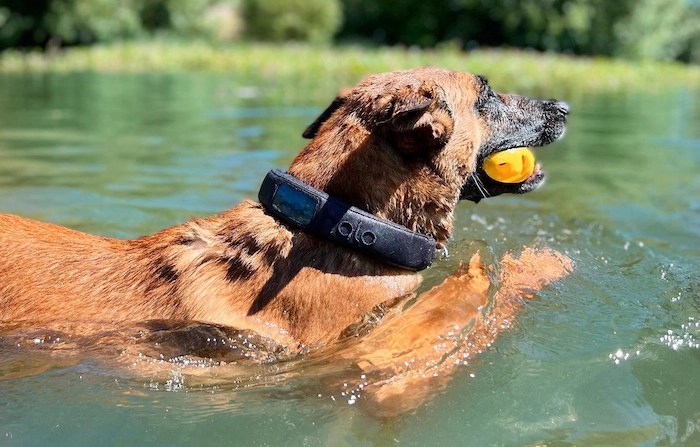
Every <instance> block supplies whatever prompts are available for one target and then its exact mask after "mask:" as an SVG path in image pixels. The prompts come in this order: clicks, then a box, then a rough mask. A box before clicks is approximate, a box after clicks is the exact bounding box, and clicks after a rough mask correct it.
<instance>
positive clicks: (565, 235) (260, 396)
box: [0, 74, 700, 447]
mask: <svg viewBox="0 0 700 447" xmlns="http://www.w3.org/2000/svg"><path fill="white" fill-rule="evenodd" d="M495 87H496V88H499V87H500V88H503V87H504V86H495ZM266 88H267V87H266V86H265V85H262V84H258V81H257V80H250V79H248V80H240V79H238V80H237V79H235V78H232V77H226V76H222V75H206V74H173V75H162V74H160V75H159V74H144V75H124V74H73V75H0V105H1V107H0V212H5V213H14V214H20V215H23V216H26V217H31V218H35V219H39V220H44V221H50V222H54V223H58V224H62V225H66V226H69V227H71V228H75V229H78V230H82V231H87V232H91V233H97V234H102V235H106V236H113V237H119V238H128V237H136V236H139V235H142V234H146V233H151V232H154V231H156V230H158V229H161V228H164V227H166V226H170V225H173V224H176V223H180V222H183V221H185V220H186V219H188V218H190V217H192V216H205V215H210V214H214V213H217V212H219V211H221V210H224V209H227V208H230V207H232V206H233V205H235V204H237V203H238V202H239V201H240V200H241V199H243V198H246V197H255V196H256V194H257V189H258V187H259V184H260V181H261V180H262V178H263V176H264V175H265V173H266V172H267V171H268V170H269V169H271V168H273V167H286V166H288V165H289V163H290V161H291V160H292V158H293V156H294V155H295V154H296V152H297V151H298V150H299V149H300V148H301V147H302V146H303V144H304V140H303V139H302V138H301V132H302V131H303V129H304V128H305V127H306V125H308V124H309V123H310V122H311V121H312V120H313V119H314V118H315V116H316V115H317V114H318V113H319V112H320V110H322V108H323V107H325V105H326V103H327V102H328V101H330V99H331V98H332V93H333V92H332V91H331V90H329V89H328V88H327V87H324V88H323V89H321V90H322V91H321V92H313V93H312V92H309V94H305V93H304V92H293V91H292V93H290V94H289V95H288V96H285V97H282V98H270V97H268V96H267V95H266V94H265V92H266ZM295 88H296V87H295V86H290V90H294V89H295ZM561 99H569V100H570V102H571V103H572V109H573V113H572V115H571V120H570V126H569V130H568V133H567V136H566V138H565V139H564V140H562V141H560V142H558V143H556V144H555V145H553V146H551V147H548V148H543V149H539V150H538V151H537V155H538V160H539V161H540V162H541V163H542V164H543V167H544V169H545V170H546V171H547V173H548V180H547V183H546V185H545V186H544V187H543V188H541V189H539V190H538V191H536V192H534V193H531V194H528V195H525V196H502V197H499V198H496V199H492V200H487V201H483V202H482V203H480V204H478V205H474V204H472V203H463V204H461V205H460V207H459V210H458V213H457V231H456V233H455V235H454V240H453V241H452V243H451V245H450V257H449V258H448V259H446V260H439V261H437V262H436V263H435V265H434V266H433V267H432V268H431V269H429V270H428V271H427V272H426V273H425V276H426V278H427V282H429V283H431V282H437V281H439V280H441V279H442V278H444V276H445V275H446V274H447V273H448V272H450V271H451V270H453V269H454V268H455V266H456V265H457V263H458V262H459V260H460V259H461V258H462V257H463V256H466V253H467V251H468V250H469V248H468V245H469V242H470V241H472V240H477V241H483V243H484V244H487V245H488V247H489V249H490V250H491V251H492V252H493V253H494V255H495V256H498V255H501V254H503V253H504V252H505V251H507V250H511V249H516V250H517V249H518V248H519V247H520V246H522V245H525V244H533V243H534V244H538V245H540V246H542V245H545V246H549V247H552V248H554V249H557V250H560V251H562V252H565V253H567V254H568V255H569V256H570V257H571V258H572V259H573V260H574V261H575V263H576V271H575V272H574V273H573V274H572V275H571V276H569V277H568V278H566V279H565V280H563V281H561V282H560V283H558V284H556V285H554V286H551V287H549V288H547V289H546V290H544V291H542V292H541V293H539V294H538V297H537V298H536V299H534V300H531V301H530V302H528V303H527V304H526V306H525V308H524V310H523V312H522V313H521V314H520V316H519V319H518V320H517V322H516V325H515V327H514V328H513V329H512V330H510V331H508V332H507V333H505V334H504V335H502V336H501V337H500V338H499V339H498V341H497V342H496V344H495V345H494V346H493V347H492V348H491V349H490V350H489V351H487V352H485V353H483V354H482V355H480V357H479V360H478V362H476V363H475V364H473V365H471V366H468V367H465V368H464V370H463V371H459V372H458V373H457V375H456V377H455V378H454V379H453V380H452V381H451V382H450V383H449V384H448V386H447V388H446V389H444V390H435V392H434V396H435V397H434V399H433V400H432V401H431V402H430V403H429V404H427V405H425V406H423V407H420V408H418V409H417V410H416V411H415V412H414V413H412V414H407V415H404V416H401V417H398V418H396V419H393V420H389V421H378V420H375V419H373V418H371V417H370V416H368V415H366V414H365V412H364V411H363V410H362V409H361V408H360V406H358V405H353V403H354V401H353V400H349V399H348V398H347V396H343V394H342V392H341V390H337V392H334V391H333V390H331V391H329V392H325V391H324V392H319V391H318V390H317V389H316V388H315V387H314V386H313V385H312V384H310V383H308V381H307V382H305V381H303V380H301V379H300V377H301V378H303V376H304V374H305V371H304V368H305V365H304V363H303V361H301V362H297V363H296V364H294V366H293V368H294V369H295V371H296V373H297V374H296V375H292V376H293V377H295V378H293V379H289V380H285V379H284V377H281V376H279V375H278V376H275V374H276V373H275V372H274V371H272V370H271V369H270V367H267V369H265V368H262V367H260V368H258V369H255V368H253V369H250V368H249V369H248V370H246V372H245V374H248V375H250V376H251V377H254V378H257V379H249V380H247V381H245V383H246V385H245V386H242V385H241V382H240V381H239V382H236V381H232V382H231V383H221V382H219V383H217V384H207V383H206V382H198V381H197V380H196V379H193V378H190V377H184V376H182V375H181V374H180V373H179V372H178V370H177V367H176V366H173V367H172V369H173V371H172V373H171V375H172V377H171V379H170V380H166V381H163V380H160V379H157V378H153V377H148V376H143V377H138V376H137V377H134V376H133V375H129V374H125V373H124V372H123V371H122V370H120V369H119V368H116V367H110V366H109V362H101V361H99V360H98V359H96V358H93V357H92V356H90V355H82V356H80V355H79V356H73V357H61V356H58V357H51V360H50V361H47V358H48V357H50V356H49V354H47V353H46V352H43V353H41V354H40V355H38V354H36V352H34V351H32V350H25V349H24V348H22V347H18V348H14V347H13V346H7V344H5V345H2V344H0V446H72V447H75V446H93V445H104V446H133V445H144V446H173V445H174V446H192V445H194V446H209V445H212V446H213V445H217V446H223V445H246V446H247V445H250V446H253V445H255V446H257V445H269V446H277V445H289V446H298V445H324V446H326V445H327V446H338V445H348V446H358V445H361V446H364V445H409V446H424V445H431V446H438V445H440V446H456V445H468V446H491V445H499V446H500V445H503V446H535V445H547V446H666V445H681V446H696V445H700V386H699V385H698V376H699V374H700V349H699V347H700V256H699V255H700V175H699V174H700V126H698V124H700V101H699V100H700V96H699V95H697V94H693V93H691V92H688V91H675V92H672V93H670V94H669V93H667V94H663V95H661V94H659V95H654V96H650V95H646V94H644V93H643V92H640V93H639V94H628V95H619V96H614V95H600V96H596V95H590V96H582V97H580V98H579V99H574V100H571V99H570V98H561ZM316 367H317V368H318V367H319V366H318V365H317V366H316ZM203 368H206V366H203ZM310 368H312V367H311V366H310ZM277 372H279V371H277ZM309 374H310V375H314V374H316V375H317V374H318V372H317V371H316V372H311V371H310V372H309ZM271 377H276V378H275V380H266V378H268V379H269V378H271ZM256 380H257V381H256ZM360 398H361V397H360Z"/></svg>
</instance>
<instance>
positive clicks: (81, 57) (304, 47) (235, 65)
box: [0, 40, 700, 96]
mask: <svg viewBox="0 0 700 447" xmlns="http://www.w3.org/2000/svg"><path fill="white" fill-rule="evenodd" d="M424 65H435V66H441V67H445V68H451V69H456V70H464V71H470V72H473V73H479V74H483V75H485V76H487V77H488V78H489V81H490V83H491V84H492V85H494V86H495V87H496V88H499V89H502V90H503V89H505V90H511V91H518V92H523V93H527V94H545V95H551V96H555V95H568V96H579V95H583V94H587V93H603V92H607V93H615V92H619V93H624V92H626V91H635V90H636V91H638V90H644V91H647V92H654V91H657V92H663V91H667V90H669V89H679V88H681V89H697V88H698V86H700V66H693V65H690V66H688V65H683V64H680V63H663V62H632V61H626V60H620V59H610V58H603V57H595V58H591V57H576V56H569V55H562V54H556V53H540V52H535V51H523V50H506V49H479V50H474V51H469V52H464V51H461V50H459V49H456V48H454V47H450V46H443V47H441V48H437V49H430V50H428V49H424V50H419V49H414V48H400V47H391V48H387V47H377V48H374V47H363V46H354V45H336V46H314V45H308V44H283V45H279V44H278V45H273V44H260V43H239V44H235V45H212V44H210V43H204V42H169V41H158V40H156V41H137V42H121V43H112V44H103V45H95V46H90V47H73V48H65V49H59V50H53V51H51V50H49V51H46V52H39V51H30V52H20V51H17V50H6V51H4V52H2V53H0V73H45V72H57V73H76V72H100V73H152V72H161V73H170V72H211V73H222V74H226V73H229V74H231V75H232V77H236V78H241V79H250V80H257V81H258V82H262V83H272V84H286V85H289V82H295V83H296V84H294V85H297V86H298V88H297V87H295V90H304V89H303V87H304V85H303V84H307V83H308V84H312V85H315V86H318V85H319V84H322V85H323V84H327V85H328V86H329V88H337V87H338V86H343V85H354V84H355V83H356V82H357V81H358V80H359V79H360V78H362V77H363V76H364V75H367V74H370V73H376V72H382V71H392V70H400V69H407V68H412V67H418V66H424ZM299 83H301V85H299ZM307 91H308V90H307Z"/></svg>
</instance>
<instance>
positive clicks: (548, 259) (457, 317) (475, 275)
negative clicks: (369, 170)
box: [344, 248, 573, 416]
mask: <svg viewBox="0 0 700 447" xmlns="http://www.w3.org/2000/svg"><path fill="white" fill-rule="evenodd" d="M572 268H573V264H572V262H571V260H570V259H569V258H567V257H566V256H564V255H562V254H561V253H558V252H556V251H552V250H549V249H541V250H535V249H532V248H526V249H524V250H523V252H522V253H521V254H520V256H519V257H518V258H515V257H513V256H512V255H511V254H506V255H505V256H504V257H503V258H502V259H501V261H500V273H499V282H500V285H499V288H498V290H497V291H496V293H495V295H494V297H493V300H492V302H491V303H489V289H490V287H491V281H490V279H489V276H488V274H487V269H486V267H485V266H484V265H483V263H482V261H481V256H480V255H479V253H477V254H475V255H474V256H473V257H472V259H471V261H470V262H469V265H468V266H464V265H460V267H459V268H458V269H457V271H456V272H455V273H454V274H452V275H451V276H449V277H447V279H445V281H444V282H443V283H442V284H440V285H439V286H436V287H434V288H433V289H431V290H429V291H427V292H425V293H424V294H422V295H421V296H420V297H419V299H418V301H417V302H416V303H415V304H414V305H413V306H412V307H410V308H409V309H408V310H406V311H405V312H403V313H401V314H400V316H399V315H397V316H395V317H394V318H391V317H390V321H386V322H385V323H384V324H382V325H381V326H380V327H378V328H377V329H376V330H375V331H373V332H372V333H370V334H369V335H368V336H366V338H365V339H364V340H362V342H360V343H359V344H358V346H355V347H353V348H349V349H348V351H347V352H345V353H344V354H345V355H348V356H353V358H355V359H356V363H357V365H358V366H359V367H360V368H361V369H362V370H363V372H364V373H365V374H364V376H365V382H366V384H364V383H363V386H362V391H363V394H365V396H366V397H369V401H370V402H371V403H372V404H373V405H371V406H370V407H371V411H372V412H373V413H375V414H377V415H380V416H392V415H395V414H399V413H402V412H404V411H407V410H410V409H413V408H416V407H417V406H418V405H420V404H421V403H422V402H424V401H425V400H426V399H427V398H428V396H429V395H430V394H432V393H434V391H435V390H436V389H439V388H441V387H444V386H445V384H446V383H447V382H448V381H449V380H450V378H451V376H452V373H453V372H454V370H455V369H456V367H457V366H458V365H462V364H465V363H470V362H471V360H472V358H473V356H474V355H476V354H478V353H479V352H482V351H484V350H485V349H487V348H488V347H489V346H490V344H491V343H493V341H494V340H495V339H496V337H497V336H498V334H499V333H501V332H502V331H504V330H506V329H508V328H509V327H511V326H512V323H513V318H514V317H515V314H516V313H517V311H518V310H519V309H520V308H521V307H522V303H523V300H524V299H528V298H531V297H532V296H534V292H535V291H537V290H539V289H541V288H542V287H544V286H545V285H547V284H549V283H551V282H553V281H556V280H558V279H560V278H563V277H564V276H566V275H568V274H569V273H570V272H571V270H572Z"/></svg>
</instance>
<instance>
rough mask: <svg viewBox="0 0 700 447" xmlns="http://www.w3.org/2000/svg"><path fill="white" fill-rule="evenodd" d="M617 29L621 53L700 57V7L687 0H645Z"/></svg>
mask: <svg viewBox="0 0 700 447" xmlns="http://www.w3.org/2000/svg"><path fill="white" fill-rule="evenodd" d="M615 31H616V34H617V37H618V40H619V47H618V49H617V51H616V54H617V55H620V56H625V57H628V58H631V59H654V60H662V61H670V60H675V59H685V60H692V59H693V58H694V57H697V56H696V55H695V54H694V51H697V47H696V45H697V44H698V42H700V7H698V6H692V5H690V4H689V3H688V2H686V1H684V0H641V1H639V2H638V3H637V4H636V7H635V8H634V10H633V11H632V14H630V15H629V17H627V18H625V20H623V21H621V22H619V23H618V24H617V25H616V27H615ZM694 47H695V48H694ZM695 61H696V62H699V61H698V60H697V59H696V60H695Z"/></svg>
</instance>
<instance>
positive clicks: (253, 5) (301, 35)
mask: <svg viewBox="0 0 700 447" xmlns="http://www.w3.org/2000/svg"><path fill="white" fill-rule="evenodd" d="M241 13H242V16H243V21H244V23H245V33H246V35H247V36H248V37H250V38H252V39H257V40H267V41H286V40H297V41H307V42H316V43H319V42H330V41H331V39H332V38H333V35H334V34H335V33H336V31H337V30H338V28H339V27H340V24H341V21H342V13H341V9H340V2H339V0H243V3H242V11H241Z"/></svg>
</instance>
